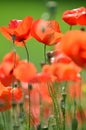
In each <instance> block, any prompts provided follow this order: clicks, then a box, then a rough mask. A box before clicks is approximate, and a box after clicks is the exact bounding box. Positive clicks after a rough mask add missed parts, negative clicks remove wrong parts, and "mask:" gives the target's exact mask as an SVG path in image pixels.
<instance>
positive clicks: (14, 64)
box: [12, 40, 16, 88]
mask: <svg viewBox="0 0 86 130" xmlns="http://www.w3.org/2000/svg"><path fill="white" fill-rule="evenodd" d="M12 47H13V51H14V66H13V70H14V69H15V66H16V49H15V44H14V40H13V46H12ZM13 70H12V71H13ZM14 80H15V78H14V75H13V72H12V87H13V88H14V87H15V85H14Z"/></svg>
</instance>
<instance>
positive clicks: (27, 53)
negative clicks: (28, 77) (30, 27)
mask: <svg viewBox="0 0 86 130" xmlns="http://www.w3.org/2000/svg"><path fill="white" fill-rule="evenodd" d="M23 44H24V47H25V50H26V55H27V61H28V62H29V52H28V49H27V46H26V44H25V42H24V41H23ZM30 87H31V85H29V84H28V95H29V98H28V106H29V130H30Z"/></svg>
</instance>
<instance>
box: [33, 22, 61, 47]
mask: <svg viewBox="0 0 86 130" xmlns="http://www.w3.org/2000/svg"><path fill="white" fill-rule="evenodd" d="M31 35H32V36H33V37H34V38H35V39H36V40H38V41H39V42H41V43H44V44H46V45H52V44H55V43H57V42H59V41H60V39H61V38H62V34H61V31H60V27H59V24H58V23H57V22H56V21H55V20H52V21H45V20H42V19H39V20H36V21H35V22H34V23H33V25H32V28H31Z"/></svg>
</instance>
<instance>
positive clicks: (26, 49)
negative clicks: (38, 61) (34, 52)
mask: <svg viewBox="0 0 86 130" xmlns="http://www.w3.org/2000/svg"><path fill="white" fill-rule="evenodd" d="M24 47H25V50H26V54H27V61H28V62H29V52H28V49H27V46H26V44H24Z"/></svg>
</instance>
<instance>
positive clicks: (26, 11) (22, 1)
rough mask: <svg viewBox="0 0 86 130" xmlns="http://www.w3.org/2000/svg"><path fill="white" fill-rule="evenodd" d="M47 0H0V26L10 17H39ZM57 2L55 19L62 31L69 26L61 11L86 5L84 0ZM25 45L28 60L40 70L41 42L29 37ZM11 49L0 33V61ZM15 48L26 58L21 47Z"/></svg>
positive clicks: (5, 24) (61, 0)
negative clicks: (62, 17)
mask: <svg viewBox="0 0 86 130" xmlns="http://www.w3.org/2000/svg"><path fill="white" fill-rule="evenodd" d="M47 1H48V0H6V1H5V0H2V1H0V26H7V24H8V22H9V21H10V20H11V19H23V18H24V17H26V16H32V17H33V18H34V19H38V18H41V17H42V15H43V13H45V12H46V11H47V8H46V6H45V5H46V2H47ZM57 3H58V6H57V14H56V16H55V19H56V20H57V21H58V22H59V23H60V27H61V30H62V32H63V33H64V32H66V31H67V30H68V29H69V26H68V25H67V24H65V23H64V22H63V21H62V19H61V16H62V13H63V12H64V11H65V10H68V9H73V8H78V7H80V6H85V7H86V0H57ZM74 28H75V27H74ZM76 28H77V27H76ZM78 28H79V27H78ZM27 47H28V49H29V53H30V61H31V62H33V63H35V65H36V66H37V68H38V70H39V71H40V62H41V61H42V60H43V59H44V57H43V44H41V43H39V42H37V41H36V40H34V39H31V40H29V41H28V42H27ZM47 49H51V47H47ZM11 50H12V43H11V42H10V41H8V40H7V39H6V38H5V37H3V36H2V34H0V62H1V60H2V57H3V56H4V55H5V54H6V53H7V52H9V51H11ZM16 50H17V53H18V54H19V55H20V56H21V59H25V58H26V52H25V49H24V48H23V47H16Z"/></svg>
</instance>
